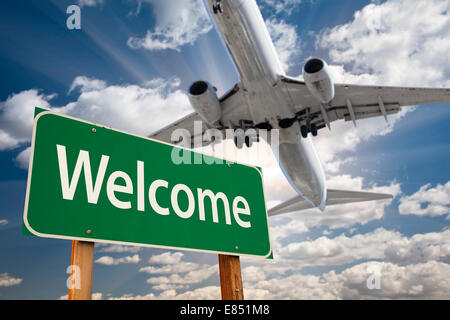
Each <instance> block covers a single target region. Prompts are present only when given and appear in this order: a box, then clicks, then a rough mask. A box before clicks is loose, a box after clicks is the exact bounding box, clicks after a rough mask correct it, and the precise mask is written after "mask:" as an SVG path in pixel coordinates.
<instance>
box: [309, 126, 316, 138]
mask: <svg viewBox="0 0 450 320" xmlns="http://www.w3.org/2000/svg"><path fill="white" fill-rule="evenodd" d="M310 131H311V134H312V135H313V137H317V126H316V125H315V124H314V123H312V124H311V128H310Z"/></svg>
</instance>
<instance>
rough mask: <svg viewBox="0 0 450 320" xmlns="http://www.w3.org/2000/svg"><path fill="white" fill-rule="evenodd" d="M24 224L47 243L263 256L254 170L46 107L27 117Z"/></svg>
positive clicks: (261, 209) (263, 216)
mask: <svg viewBox="0 0 450 320" xmlns="http://www.w3.org/2000/svg"><path fill="white" fill-rule="evenodd" d="M180 158H182V159H184V160H186V159H194V160H196V161H194V160H193V161H192V163H193V164H186V161H184V163H182V164H180V161H178V160H179V159H180ZM172 159H175V161H173V160H172ZM198 159H202V160H203V161H198ZM198 162H201V164H194V163H198ZM24 224H25V226H26V228H27V229H28V230H29V231H30V232H31V233H32V234H34V235H36V236H41V237H49V238H59V239H72V240H85V241H86V240H87V241H98V242H110V243H121V244H133V245H144V246H156V247H165V248H181V249H186V250H199V251H208V252H215V253H224V254H232V255H251V256H260V257H267V256H269V255H270V252H271V247H270V240H269V231H268V222H267V210H266V206H265V200H264V191H263V183H262V176H261V173H260V171H259V170H258V169H257V168H256V167H252V166H247V165H242V164H236V163H232V164H230V163H227V162H225V161H224V160H221V159H218V158H214V157H210V156H206V155H202V154H200V153H197V152H192V151H190V150H187V149H183V148H180V147H176V146H173V145H170V144H166V143H162V142H159V141H155V140H151V139H148V138H144V137H140V136H136V135H132V134H129V133H125V132H122V131H119V130H114V129H111V128H107V127H104V126H101V125H98V124H94V123H90V122H86V121H82V120H79V119H74V118H71V117H68V116H64V115H59V114H55V113H52V112H48V111H43V112H40V113H38V114H37V115H36V117H35V121H34V130H33V140H32V145H31V159H30V168H29V173H28V186H27V194H26V201H25V210H24Z"/></svg>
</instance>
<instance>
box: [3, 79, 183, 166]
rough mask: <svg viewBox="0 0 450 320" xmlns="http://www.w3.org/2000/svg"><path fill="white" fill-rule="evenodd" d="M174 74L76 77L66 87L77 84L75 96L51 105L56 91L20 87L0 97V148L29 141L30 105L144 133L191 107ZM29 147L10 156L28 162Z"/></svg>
mask: <svg viewBox="0 0 450 320" xmlns="http://www.w3.org/2000/svg"><path fill="white" fill-rule="evenodd" d="M179 85H180V81H179V79H177V78H171V79H168V80H162V79H159V78H157V79H153V80H152V81H148V82H147V83H145V84H143V85H142V86H138V85H127V84H124V85H107V84H106V82H104V81H102V80H98V79H90V78H87V77H84V76H80V77H76V78H75V79H74V81H73V83H72V85H71V89H70V91H73V90H75V89H77V88H79V89H80V94H79V96H78V98H77V99H76V100H75V101H73V102H70V103H68V104H67V105H65V106H52V105H51V104H50V101H51V99H52V98H54V97H55V95H54V94H52V95H45V94H43V93H41V92H40V91H38V90H36V89H32V90H26V91H22V92H20V93H17V94H13V95H11V96H9V97H8V99H7V100H6V101H4V102H0V151H3V150H8V149H14V148H17V147H19V146H21V145H23V144H27V143H30V141H31V134H32V129H33V114H34V107H40V108H45V109H49V110H51V111H54V112H59V113H63V114H68V115H71V116H74V117H77V118H81V119H84V120H89V121H93V122H96V123H100V124H103V125H106V126H109V127H113V128H117V129H120V130H124V131H128V132H132V133H136V134H140V135H148V134H150V133H151V132H153V131H155V130H157V129H159V128H161V127H163V126H165V125H167V124H168V123H170V122H172V121H173V120H174V119H177V118H181V117H182V116H184V115H186V114H188V113H189V112H191V111H192V107H191V106H190V104H189V101H188V99H187V96H186V94H185V93H184V92H183V91H181V90H180V89H179ZM29 155H30V150H29V149H25V150H24V151H22V152H21V153H20V154H19V155H18V156H17V157H16V159H15V162H16V164H17V165H18V166H19V167H21V168H28V161H29Z"/></svg>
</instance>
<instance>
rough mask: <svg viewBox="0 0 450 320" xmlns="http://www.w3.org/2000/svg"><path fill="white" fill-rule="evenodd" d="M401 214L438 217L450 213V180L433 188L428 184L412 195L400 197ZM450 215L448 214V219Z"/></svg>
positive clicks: (399, 207)
mask: <svg viewBox="0 0 450 320" xmlns="http://www.w3.org/2000/svg"><path fill="white" fill-rule="evenodd" d="M398 211H399V213H400V214H404V215H405V214H413V215H418V216H430V217H437V216H442V215H448V214H449V213H450V181H449V182H447V183H446V184H445V185H441V184H438V185H437V186H436V187H434V188H432V187H431V184H426V185H424V186H422V187H420V189H419V190H418V191H417V192H415V193H414V194H412V195H410V196H407V195H405V196H403V197H401V198H400V205H399V206H398ZM449 217H450V216H447V219H448V218H449Z"/></svg>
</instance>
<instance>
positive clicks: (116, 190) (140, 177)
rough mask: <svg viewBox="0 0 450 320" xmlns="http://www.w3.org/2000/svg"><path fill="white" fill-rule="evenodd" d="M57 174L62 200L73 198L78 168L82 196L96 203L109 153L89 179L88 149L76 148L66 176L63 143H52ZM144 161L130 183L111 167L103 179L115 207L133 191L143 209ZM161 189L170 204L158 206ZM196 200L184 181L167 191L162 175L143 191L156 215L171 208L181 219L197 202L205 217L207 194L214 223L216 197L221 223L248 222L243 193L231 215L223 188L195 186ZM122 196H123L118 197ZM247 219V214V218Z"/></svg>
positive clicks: (127, 206)
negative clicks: (184, 200)
mask: <svg viewBox="0 0 450 320" xmlns="http://www.w3.org/2000/svg"><path fill="white" fill-rule="evenodd" d="M56 149H57V155H58V164H59V174H60V181H61V189H62V197H63V199H65V200H73V198H74V195H75V191H76V189H77V186H78V181H79V178H80V175H81V171H83V172H84V178H85V179H84V180H85V184H86V196H87V201H88V203H91V204H97V202H98V199H99V195H100V192H101V190H102V189H103V185H104V180H105V175H106V171H107V167H108V163H109V159H110V157H109V156H107V155H102V156H101V160H100V164H99V167H98V170H97V176H96V178H95V181H93V177H92V170H91V162H90V157H89V152H88V151H85V150H80V152H79V154H78V158H77V161H76V164H75V168H74V170H73V173H72V177H71V178H70V179H69V173H68V164H67V154H66V147H65V146H63V145H59V144H57V145H56ZM144 165H145V164H144V162H143V161H137V176H136V182H135V183H134V182H133V181H132V179H131V177H130V175H128V174H127V173H126V172H124V171H114V172H112V173H111V174H110V175H109V177H108V178H107V179H106V194H107V197H108V200H109V201H110V203H111V204H112V205H113V206H114V207H116V208H118V209H132V202H131V200H128V201H123V200H119V199H118V197H117V194H125V195H127V194H128V195H134V192H135V191H136V196H137V208H136V209H137V211H141V212H143V211H145V206H146V195H145V190H144V189H145V180H144V179H145V176H144V171H145V167H144ZM119 179H120V180H123V181H124V182H125V184H124V185H123V184H118V183H117V182H118V180H119ZM163 192H170V202H171V208H167V207H162V206H161V205H160V204H159V202H158V197H157V194H160V193H163ZM180 194H184V196H185V197H187V199H188V206H187V208H181V207H180V205H179V203H178V199H179V196H180ZM196 196H197V203H196V200H195V197H194V192H193V191H192V190H191V189H190V188H189V187H188V186H187V185H185V184H182V183H179V184H176V185H174V186H172V187H171V190H170V191H169V182H168V181H166V180H163V179H157V180H155V181H153V182H152V183H151V184H150V187H149V189H148V191H147V198H148V201H149V203H150V206H151V208H152V209H153V211H154V212H156V213H157V214H159V215H163V216H167V215H169V214H170V213H171V212H174V213H175V214H176V215H177V216H178V217H180V218H182V219H189V218H191V217H192V216H193V214H194V212H195V211H196V206H198V210H197V211H198V218H199V219H200V220H201V221H206V213H205V198H209V199H210V201H211V211H212V213H211V215H212V221H213V222H214V223H219V214H218V201H219V200H221V202H222V203H223V208H224V210H223V212H224V215H225V223H226V224H227V225H231V224H232V221H231V220H232V219H231V218H232V217H233V218H234V221H236V223H237V224H238V225H239V226H240V227H242V228H250V227H251V222H250V221H246V220H242V218H241V216H242V215H244V216H248V217H250V215H251V212H250V207H249V205H248V202H247V200H246V199H245V198H244V197H241V196H236V197H235V198H234V199H233V201H232V205H231V207H232V215H231V212H230V203H229V200H228V197H227V196H226V195H225V194H224V193H223V192H217V193H214V192H213V191H211V190H208V189H206V190H203V189H201V188H197V190H196ZM120 198H121V199H123V196H121V197H120ZM247 219H249V218H247Z"/></svg>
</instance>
